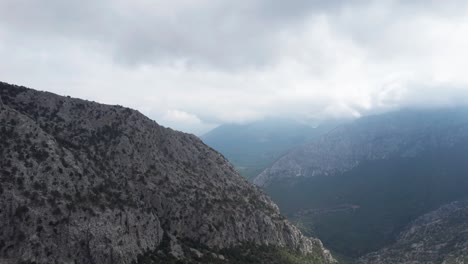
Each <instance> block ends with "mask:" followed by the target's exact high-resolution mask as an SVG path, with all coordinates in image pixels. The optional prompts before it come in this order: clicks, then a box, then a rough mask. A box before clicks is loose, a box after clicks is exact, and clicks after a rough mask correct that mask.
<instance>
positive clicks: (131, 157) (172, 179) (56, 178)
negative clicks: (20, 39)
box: [0, 83, 333, 263]
mask: <svg viewBox="0 0 468 264" xmlns="http://www.w3.org/2000/svg"><path fill="white" fill-rule="evenodd" d="M0 98H1V101H0V102H2V103H1V104H0V133H1V137H0V146H1V147H0V181H1V187H0V224H1V226H2V228H1V230H0V262H2V263H5V262H6V263H10V262H11V263H19V262H22V261H23V262H31V263H32V262H36V263H70V262H71V263H132V262H135V263H170V261H173V260H174V259H179V260H181V261H185V263H198V262H201V263H218V262H219V261H221V262H223V259H227V261H231V262H232V263H242V262H236V261H238V259H239V258H240V259H242V258H248V257H251V259H254V261H256V262H257V263H262V262H263V261H264V259H259V257H258V256H260V254H255V249H257V248H259V249H260V248H262V247H267V249H268V250H266V249H264V250H262V252H267V253H264V254H263V255H262V257H264V258H265V259H268V258H274V259H277V261H280V260H281V257H284V256H289V255H291V256H300V258H305V259H307V260H308V261H316V263H330V262H333V259H332V258H331V256H330V255H329V253H328V252H327V251H326V250H325V249H324V248H323V247H322V245H321V243H320V241H318V240H315V239H308V238H305V237H304V236H303V235H302V234H301V233H300V232H299V231H298V229H296V228H295V227H294V226H292V225H291V224H290V223H289V222H288V221H287V220H285V219H284V218H283V217H282V216H281V215H280V214H279V211H278V208H277V206H276V205H275V204H274V203H272V202H271V201H270V199H269V198H268V197H267V196H265V195H264V194H263V193H262V192H260V191H259V190H258V189H257V188H256V187H254V186H252V185H251V184H250V183H248V182H247V181H246V180H245V179H244V178H243V177H241V176H239V175H238V174H237V172H236V171H235V170H234V169H233V167H232V166H231V165H230V164H229V163H228V162H227V161H226V160H225V159H224V158H223V156H222V155H220V154H219V153H217V152H215V151H213V150H212V149H211V148H209V147H208V146H206V145H205V144H203V143H202V142H201V141H200V140H199V139H198V138H197V137H195V136H192V135H188V134H184V133H180V132H176V131H173V130H171V129H167V128H164V127H161V126H159V125H158V124H156V123H155V122H154V121H152V120H150V119H148V118H146V117H145V116H143V115H142V114H140V113H138V112H137V111H134V110H131V109H128V108H124V107H120V106H108V105H102V104H97V103H93V102H88V101H83V100H79V99H71V98H67V97H61V96H57V95H54V94H51V93H44V92H37V91H34V90H30V89H27V88H24V87H18V86H12V85H8V84H5V83H0ZM246 246H250V248H251V250H249V251H247V253H245V254H243V255H242V256H240V255H239V254H237V253H236V252H238V251H236V249H239V248H243V247H246ZM268 252H269V253H268ZM249 254H250V255H249ZM275 256H278V257H275ZM255 257H257V259H255ZM298 258H299V257H298ZM288 259H290V258H288ZM283 263H288V262H283ZM290 263H296V262H290ZM297 263H299V262H297ZM311 263H313V262H311Z"/></svg>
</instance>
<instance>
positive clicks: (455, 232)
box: [359, 201, 468, 264]
mask: <svg viewBox="0 0 468 264" xmlns="http://www.w3.org/2000/svg"><path fill="white" fill-rule="evenodd" d="M467 220H468V202H466V201H464V202H459V201H457V202H452V203H450V204H448V205H445V206H442V207H441V208H439V209H437V210H435V211H433V212H430V213H428V214H425V215H423V216H421V217H419V218H418V219H416V220H415V221H413V222H412V223H411V224H410V225H409V226H408V227H407V228H406V229H405V230H404V231H403V232H402V233H401V234H400V236H399V238H398V240H397V242H396V243H394V244H393V245H391V246H389V247H385V248H383V249H381V250H379V251H377V252H375V253H371V254H369V255H366V256H364V257H363V258H361V259H360V261H359V263H362V264H393V263H400V264H410V263H411V264H419V263H421V264H422V263H424V264H436V263H443V264H464V263H468V221H467Z"/></svg>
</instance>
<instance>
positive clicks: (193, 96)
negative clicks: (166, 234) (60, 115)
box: [0, 0, 468, 134]
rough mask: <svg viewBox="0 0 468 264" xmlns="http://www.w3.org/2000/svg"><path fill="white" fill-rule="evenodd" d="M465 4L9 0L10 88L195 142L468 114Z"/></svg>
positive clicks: (0, 16) (2, 48) (1, 36)
mask: <svg viewBox="0 0 468 264" xmlns="http://www.w3.org/2000/svg"><path fill="white" fill-rule="evenodd" d="M467 3H468V1H461V0H460V1H458V0H454V1H451V0H443V1H442V0H434V1H430V0H412V1H407V0H401V1H385V0H379V1H365V0H362V1H361V0H356V1H352V0H347V1H344V0H343V1H341V0H336V1H318V0H289V1H284V0H236V1H233V0H164V1H163V0H99V1H96V0H80V1H64V0H0V80H1V81H5V82H9V83H14V84H20V85H24V86H28V87H31V88H34V89H38V90H47V91H51V92H55V93H58V94H62V95H71V96H74V97H80V98H84V99H89V100H94V101H98V102H102V103H111V104H121V105H125V106H129V107H132V108H135V109H138V110H140V111H141V112H142V113H144V114H146V115H148V116H149V117H151V118H153V119H155V120H156V121H157V122H158V123H160V124H163V125H166V126H171V127H173V128H176V129H180V130H183V131H188V132H192V133H196V134H201V133H203V132H205V131H207V130H209V129H210V128H212V127H214V126H216V125H218V124H221V123H227V122H249V121H254V120H258V119H262V118H265V117H271V116H281V117H291V118H296V119H303V120H314V119H322V118H341V117H357V116H360V115H365V114H369V113H375V112H383V111H389V110H393V109H398V108H402V107H441V106H453V105H460V104H466V103H467V102H468V5H467Z"/></svg>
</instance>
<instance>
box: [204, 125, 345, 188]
mask: <svg viewBox="0 0 468 264" xmlns="http://www.w3.org/2000/svg"><path fill="white" fill-rule="evenodd" d="M339 123H340V122H339V121H329V122H323V123H322V124H320V125H319V126H316V127H312V126H310V125H307V124H304V123H301V122H298V121H295V120H290V119H280V118H270V119H265V120H261V121H256V122H252V123H248V124H224V125H221V126H219V127H217V128H215V129H213V130H211V131H210V132H208V133H206V134H205V135H203V136H202V137H201V138H202V140H203V141H204V142H205V143H206V144H207V145H209V146H211V147H212V148H214V149H216V150H217V151H219V152H220V153H222V154H223V155H224V156H225V157H226V158H227V159H228V160H229V161H230V162H231V163H232V164H234V166H235V167H236V169H237V170H238V171H239V172H240V173H241V174H242V175H243V176H245V177H247V178H249V179H250V178H253V177H254V176H256V175H258V174H259V173H260V172H262V171H263V170H264V169H265V168H267V167H268V166H270V165H271V164H272V163H273V162H274V161H275V160H276V159H278V158H279V157H281V156H282V155H284V154H285V153H287V152H288V151H289V150H291V149H292V148H294V147H297V146H300V145H302V144H304V143H306V142H310V141H312V140H313V139H314V138H316V137H318V136H319V135H323V134H324V133H326V132H328V131H329V130H331V129H332V128H334V127H335V126H337V124H339Z"/></svg>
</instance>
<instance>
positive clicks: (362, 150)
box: [254, 109, 468, 186]
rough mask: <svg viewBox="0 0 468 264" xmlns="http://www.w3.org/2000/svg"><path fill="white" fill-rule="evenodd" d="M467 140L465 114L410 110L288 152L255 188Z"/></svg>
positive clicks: (347, 127) (462, 111) (365, 121)
mask: <svg viewBox="0 0 468 264" xmlns="http://www.w3.org/2000/svg"><path fill="white" fill-rule="evenodd" d="M467 139H468V111H467V110H466V109H451V110H436V111H429V110H427V111H423V110H420V111H410V110H407V111H400V112H395V113H389V114H385V115H379V116H371V117H365V118H362V119H359V120H357V121H355V122H354V123H352V124H348V125H343V126H341V127H338V128H336V129H335V130H333V131H331V132H329V133H328V134H326V135H324V136H322V137H321V138H319V139H318V140H316V141H314V142H312V143H310V144H307V145H304V146H302V147H299V148H297V149H295V150H293V151H291V152H289V153H288V154H286V155H285V156H283V157H281V158H280V159H279V160H278V161H276V162H275V163H274V164H273V165H272V166H271V167H270V168H268V169H266V170H265V171H263V172H262V173H261V174H259V175H258V176H257V177H255V179H254V183H255V184H257V185H259V186H266V185H268V184H269V183H270V182H271V181H274V180H277V179H287V178H295V177H313V176H318V175H321V176H322V175H336V174H340V173H343V172H346V171H349V170H351V169H353V168H355V167H357V166H358V165H359V164H361V163H363V162H364V161H373V160H383V159H388V158H392V157H415V156H418V155H419V154H420V153H422V152H424V151H425V150H427V149H433V148H441V147H452V146H454V145H456V144H457V143H458V142H461V141H466V140H467Z"/></svg>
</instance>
